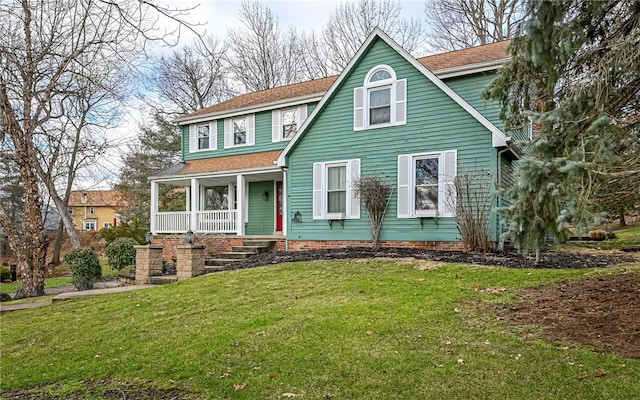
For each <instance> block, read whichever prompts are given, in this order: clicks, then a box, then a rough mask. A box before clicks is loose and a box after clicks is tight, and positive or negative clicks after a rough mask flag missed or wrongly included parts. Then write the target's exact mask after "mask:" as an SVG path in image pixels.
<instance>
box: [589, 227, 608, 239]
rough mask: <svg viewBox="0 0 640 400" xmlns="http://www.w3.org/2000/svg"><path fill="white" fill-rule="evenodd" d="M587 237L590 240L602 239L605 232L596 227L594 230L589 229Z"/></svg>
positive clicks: (604, 237) (605, 235) (605, 234)
mask: <svg viewBox="0 0 640 400" xmlns="http://www.w3.org/2000/svg"><path fill="white" fill-rule="evenodd" d="M589 237H590V238H591V240H604V239H606V237H607V232H606V231H603V230H601V229H596V230H595V231H589Z"/></svg>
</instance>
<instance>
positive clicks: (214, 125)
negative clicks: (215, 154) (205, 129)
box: [209, 121, 218, 150]
mask: <svg viewBox="0 0 640 400" xmlns="http://www.w3.org/2000/svg"><path fill="white" fill-rule="evenodd" d="M217 149H218V121H213V122H211V123H210V124H209V150H217Z"/></svg>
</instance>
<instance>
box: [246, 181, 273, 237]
mask: <svg viewBox="0 0 640 400" xmlns="http://www.w3.org/2000/svg"><path fill="white" fill-rule="evenodd" d="M273 191H274V183H273V181H263V182H249V219H248V222H247V224H246V226H245V233H246V234H247V235H272V234H273V232H274V230H275V229H274V219H275V203H274V202H275V196H274V193H273ZM264 192H269V200H268V201H265V200H264V199H263V196H262V195H263V193H264Z"/></svg>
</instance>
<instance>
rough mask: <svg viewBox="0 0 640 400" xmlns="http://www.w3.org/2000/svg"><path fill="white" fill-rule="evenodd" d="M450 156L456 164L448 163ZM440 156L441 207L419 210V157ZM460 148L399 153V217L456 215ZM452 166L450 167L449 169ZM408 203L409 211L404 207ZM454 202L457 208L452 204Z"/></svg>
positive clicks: (439, 190) (439, 192) (439, 184)
mask: <svg viewBox="0 0 640 400" xmlns="http://www.w3.org/2000/svg"><path fill="white" fill-rule="evenodd" d="M447 156H449V157H453V164H452V165H449V166H447ZM425 158H437V159H438V209H437V210H416V207H415V203H416V198H415V196H416V194H415V188H416V178H415V176H416V160H419V159H425ZM457 159H458V155H457V150H445V151H438V152H425V153H414V154H401V155H399V156H398V210H397V211H398V215H397V217H398V218H435V217H454V216H455V202H456V198H455V187H454V184H453V182H454V179H455V177H456V175H457V163H458V161H457ZM447 169H449V170H450V171H448V170H447ZM402 206H404V207H406V209H407V210H406V212H403V211H402ZM452 206H453V209H452V208H451V207H452Z"/></svg>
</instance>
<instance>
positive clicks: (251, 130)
mask: <svg viewBox="0 0 640 400" xmlns="http://www.w3.org/2000/svg"><path fill="white" fill-rule="evenodd" d="M254 117H255V116H254V114H249V115H243V116H240V117H233V118H227V119H225V120H224V148H225V149H227V148H231V147H241V146H253V145H254V144H255V124H254V121H255V119H254Z"/></svg>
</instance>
